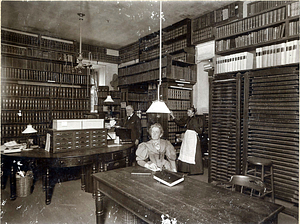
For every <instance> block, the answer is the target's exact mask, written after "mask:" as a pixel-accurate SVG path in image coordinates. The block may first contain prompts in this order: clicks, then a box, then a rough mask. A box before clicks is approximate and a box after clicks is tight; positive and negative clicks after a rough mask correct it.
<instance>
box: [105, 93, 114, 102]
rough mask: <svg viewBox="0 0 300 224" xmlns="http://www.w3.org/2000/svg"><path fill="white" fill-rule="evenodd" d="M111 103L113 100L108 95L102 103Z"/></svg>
mask: <svg viewBox="0 0 300 224" xmlns="http://www.w3.org/2000/svg"><path fill="white" fill-rule="evenodd" d="M113 102H114V100H113V99H112V98H111V96H110V95H108V96H107V97H106V99H105V100H104V103H113Z"/></svg>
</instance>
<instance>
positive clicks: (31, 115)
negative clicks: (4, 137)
mask: <svg viewBox="0 0 300 224" xmlns="http://www.w3.org/2000/svg"><path fill="white" fill-rule="evenodd" d="M21 115H22V116H19V115H18V113H16V112H15V111H2V113H1V122H2V124H6V123H25V124H26V123H27V124H29V123H30V124H32V123H46V122H49V121H50V113H49V111H22V112H21Z"/></svg>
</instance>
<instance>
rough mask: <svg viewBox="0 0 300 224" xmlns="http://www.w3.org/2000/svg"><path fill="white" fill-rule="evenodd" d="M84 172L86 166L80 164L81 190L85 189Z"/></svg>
mask: <svg viewBox="0 0 300 224" xmlns="http://www.w3.org/2000/svg"><path fill="white" fill-rule="evenodd" d="M85 172H86V168H85V166H82V167H81V190H83V191H85V183H86V179H85Z"/></svg>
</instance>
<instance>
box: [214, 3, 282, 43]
mask: <svg viewBox="0 0 300 224" xmlns="http://www.w3.org/2000/svg"><path fill="white" fill-rule="evenodd" d="M285 19H286V13H285V7H282V8H279V9H276V10H273V11H270V12H266V13H263V14H260V15H257V16H253V17H249V18H245V19H242V20H238V21H236V22H232V23H230V24H227V25H224V26H220V27H217V28H216V38H222V37H226V36H230V35H234V34H237V33H241V32H246V31H248V30H249V31H250V30H252V29H256V28H259V27H263V26H265V25H269V24H272V23H276V22H279V21H283V20H285Z"/></svg>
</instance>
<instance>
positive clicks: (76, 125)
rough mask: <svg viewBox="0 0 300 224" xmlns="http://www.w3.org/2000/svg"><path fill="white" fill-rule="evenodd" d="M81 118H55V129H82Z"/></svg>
mask: <svg viewBox="0 0 300 224" xmlns="http://www.w3.org/2000/svg"><path fill="white" fill-rule="evenodd" d="M81 123H82V122H81V120H77V119H72V120H53V126H52V127H53V130H57V131H60V130H78V129H82V124H81Z"/></svg>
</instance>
